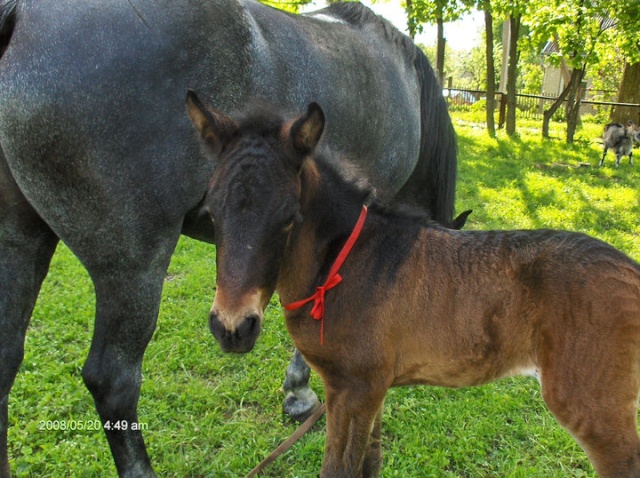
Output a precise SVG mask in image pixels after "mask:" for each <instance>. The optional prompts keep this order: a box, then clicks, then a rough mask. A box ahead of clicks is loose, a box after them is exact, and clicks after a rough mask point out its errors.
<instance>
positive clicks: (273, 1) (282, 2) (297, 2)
mask: <svg viewBox="0 0 640 478" xmlns="http://www.w3.org/2000/svg"><path fill="white" fill-rule="evenodd" d="M260 2H261V3H264V4H265V5H269V6H271V7H275V8H277V9H279V10H284V11H286V12H291V13H298V12H299V11H300V8H302V7H303V6H304V5H308V4H309V3H311V0H260Z"/></svg>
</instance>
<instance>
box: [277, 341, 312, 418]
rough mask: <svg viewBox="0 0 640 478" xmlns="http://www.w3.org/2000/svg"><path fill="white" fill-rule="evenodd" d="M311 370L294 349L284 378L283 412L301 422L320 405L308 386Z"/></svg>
mask: <svg viewBox="0 0 640 478" xmlns="http://www.w3.org/2000/svg"><path fill="white" fill-rule="evenodd" d="M310 374H311V370H310V369H309V366H308V365H307V362H305V361H304V358H303V357H302V355H301V354H300V352H298V349H295V350H294V352H293V356H292V357H291V362H289V366H288V367H287V373H286V376H285V379H284V385H283V388H284V391H285V393H286V396H285V399H284V405H283V408H284V412H285V413H286V414H287V415H289V416H290V417H291V418H293V419H294V420H296V421H299V422H303V421H305V420H306V419H307V418H308V417H310V416H311V415H312V414H313V412H315V411H316V409H317V408H318V407H319V406H320V401H319V400H318V397H317V396H316V394H315V393H314V391H313V390H311V387H309V375H310Z"/></svg>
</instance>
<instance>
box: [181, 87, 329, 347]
mask: <svg viewBox="0 0 640 478" xmlns="http://www.w3.org/2000/svg"><path fill="white" fill-rule="evenodd" d="M187 111H188V113H189V116H190V118H191V120H192V121H193V123H194V125H195V126H196V128H197V130H198V131H199V132H200V136H201V138H202V140H203V142H204V143H205V145H206V149H207V151H208V153H209V154H213V155H216V156H217V158H218V164H217V168H216V171H215V173H214V175H213V177H212V178H211V183H210V185H209V191H208V192H207V195H206V197H205V200H204V204H203V207H204V209H205V210H206V212H207V213H208V214H209V215H210V216H211V219H212V220H213V222H214V228H215V235H216V246H217V255H216V261H217V292H216V296H215V299H214V301H213V306H212V308H211V312H210V316H209V326H210V328H211V332H212V333H213V335H214V336H215V338H216V339H217V340H218V342H219V343H220V346H221V348H222V349H223V350H224V351H227V352H248V351H250V350H251V349H252V348H253V346H254V344H255V342H256V339H257V337H258V334H259V333H260V326H261V323H262V317H263V312H264V310H265V308H266V306H267V304H268V303H269V299H270V298H271V296H272V295H273V292H274V290H275V287H276V282H277V279H278V272H279V268H280V264H281V261H282V256H283V253H284V248H285V245H286V242H287V238H288V234H289V231H290V230H291V229H292V227H293V225H294V221H296V220H297V219H298V218H300V217H301V216H300V211H299V208H300V204H299V200H300V194H301V183H300V181H301V178H300V173H301V170H302V166H303V163H304V161H305V158H307V157H308V156H309V155H311V154H312V153H313V151H314V149H315V147H316V145H317V144H318V141H319V140H320V137H321V135H322V131H323V129H324V114H323V112H322V109H321V108H320V106H318V105H317V104H315V103H312V104H310V105H309V107H308V109H307V112H306V114H304V115H303V116H301V117H298V118H296V119H294V120H292V121H285V120H283V119H282V117H281V116H278V115H276V114H273V113H270V112H268V111H266V110H263V111H260V112H255V111H254V112H253V113H252V114H250V115H247V116H246V117H245V118H244V119H242V120H240V121H238V122H236V121H234V120H233V119H231V118H229V117H227V116H225V115H224V114H222V113H221V112H219V111H216V110H214V109H208V108H206V107H205V106H204V105H203V104H202V103H201V102H200V100H199V99H198V98H197V96H196V94H195V93H193V92H189V93H188V94H187Z"/></svg>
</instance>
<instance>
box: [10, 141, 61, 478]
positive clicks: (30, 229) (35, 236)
mask: <svg viewBox="0 0 640 478" xmlns="http://www.w3.org/2000/svg"><path fill="white" fill-rule="evenodd" d="M57 243H58V238H57V237H56V236H55V235H54V234H53V232H51V229H49V227H48V226H47V225H46V224H45V223H44V222H43V221H42V219H40V217H39V216H38V215H37V214H36V213H35V211H34V210H33V209H32V208H31V206H30V205H29V204H28V203H27V201H26V200H25V199H24V197H23V196H22V193H20V191H19V189H18V186H17V185H16V184H15V182H14V181H13V178H12V176H11V173H10V172H9V170H8V168H7V165H6V163H5V160H4V157H3V156H2V152H1V151H0V477H2V478H7V477H9V476H11V473H10V470H9V457H8V454H7V427H8V420H9V418H8V401H9V391H10V390H11V387H12V385H13V382H14V380H15V377H16V374H17V373H18V369H19V367H20V363H21V362H22V358H23V355H24V338H25V334H26V331H27V326H28V324H29V319H30V318H31V312H32V311H33V307H34V304H35V302H36V298H37V296H38V291H39V290H40V286H41V284H42V281H43V280H44V278H45V276H46V275H47V270H48V269H49V263H50V261H51V256H52V255H53V253H54V251H55V248H56V244H57Z"/></svg>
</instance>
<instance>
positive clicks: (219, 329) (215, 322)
mask: <svg viewBox="0 0 640 478" xmlns="http://www.w3.org/2000/svg"><path fill="white" fill-rule="evenodd" d="M209 330H210V331H211V333H212V334H213V336H214V337H215V338H216V339H219V338H221V337H222V336H223V335H224V333H225V328H224V325H222V322H220V319H219V317H218V314H217V313H215V312H211V313H210V314H209Z"/></svg>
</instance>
